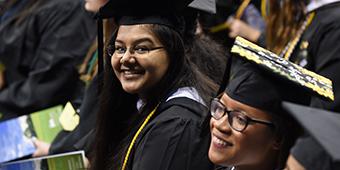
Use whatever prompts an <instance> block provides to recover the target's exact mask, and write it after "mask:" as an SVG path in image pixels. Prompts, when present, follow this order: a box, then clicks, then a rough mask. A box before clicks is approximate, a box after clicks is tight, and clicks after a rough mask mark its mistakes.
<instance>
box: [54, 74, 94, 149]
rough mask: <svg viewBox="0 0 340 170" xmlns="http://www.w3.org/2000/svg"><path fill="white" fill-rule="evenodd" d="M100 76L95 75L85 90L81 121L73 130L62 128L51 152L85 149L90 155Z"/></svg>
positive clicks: (80, 115)
mask: <svg viewBox="0 0 340 170" xmlns="http://www.w3.org/2000/svg"><path fill="white" fill-rule="evenodd" d="M98 101H99V95H98V78H97V76H95V77H94V78H93V80H92V81H91V82H90V84H89V86H88V87H87V89H86V91H85V96H84V99H83V102H82V104H81V106H80V108H79V117H80V121H79V124H78V126H77V127H76V128H75V129H74V130H73V131H71V132H70V131H65V130H62V131H61V132H59V133H58V135H57V136H56V138H55V139H54V140H53V142H52V144H51V146H50V150H49V154H50V155H52V154H57V153H64V152H71V151H76V150H84V151H85V154H86V155H88V154H89V151H90V150H91V144H92V140H91V139H92V137H93V135H94V133H93V131H92V130H93V129H94V127H95V123H96V115H97V114H96V113H97V111H98V108H99V107H98Z"/></svg>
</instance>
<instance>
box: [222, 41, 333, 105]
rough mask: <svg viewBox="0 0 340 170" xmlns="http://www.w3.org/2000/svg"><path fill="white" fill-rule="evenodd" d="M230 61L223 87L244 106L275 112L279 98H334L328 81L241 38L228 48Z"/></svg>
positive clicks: (300, 100)
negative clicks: (229, 49) (231, 55)
mask: <svg viewBox="0 0 340 170" xmlns="http://www.w3.org/2000/svg"><path fill="white" fill-rule="evenodd" d="M231 52H232V53H233V56H235V57H232V59H229V60H232V62H230V61H229V63H228V64H231V66H229V68H227V69H230V70H227V71H230V73H228V74H229V78H228V79H229V81H227V80H225V82H228V85H226V84H224V87H222V89H220V91H221V90H224V89H225V92H227V94H228V95H230V96H231V97H232V98H234V99H236V100H238V101H240V102H242V103H245V104H247V105H250V106H253V107H256V108H259V109H262V110H267V111H275V110H278V109H280V108H281V103H282V101H290V102H293V103H298V104H308V103H309V102H310V101H309V99H310V97H311V96H313V95H316V96H319V97H321V98H323V99H324V100H334V94H333V89H332V82H331V80H329V79H327V78H325V77H323V76H320V75H318V74H316V73H314V72H311V71H309V70H307V69H304V68H302V67H300V66H298V65H296V64H294V63H292V62H289V61H287V60H285V59H282V58H280V57H278V56H277V55H276V54H274V53H272V52H270V51H268V50H266V49H263V48H261V47H259V46H257V45H255V44H253V43H251V42H249V41H247V40H245V39H243V38H241V37H237V38H236V40H235V43H234V46H233V47H232V49H231ZM226 77H228V75H226Z"/></svg>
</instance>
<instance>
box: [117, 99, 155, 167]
mask: <svg viewBox="0 0 340 170" xmlns="http://www.w3.org/2000/svg"><path fill="white" fill-rule="evenodd" d="M158 106H159V104H158V105H157V106H156V107H155V108H154V109H153V110H152V111H151V112H150V113H149V115H148V116H147V117H146V118H145V120H144V122H143V124H142V125H141V126H140V127H139V129H138V131H137V132H136V133H135V135H134V136H133V138H132V141H131V143H130V145H129V148H128V150H127V152H126V155H125V157H124V162H123V166H122V169H121V170H125V168H126V165H127V163H128V160H129V156H130V153H131V150H132V147H133V145H134V144H135V143H136V140H137V137H138V136H139V134H140V132H141V131H142V130H143V129H144V127H145V126H146V124H147V123H148V122H149V120H150V119H151V117H152V116H153V115H154V114H155V112H156V110H157V108H158Z"/></svg>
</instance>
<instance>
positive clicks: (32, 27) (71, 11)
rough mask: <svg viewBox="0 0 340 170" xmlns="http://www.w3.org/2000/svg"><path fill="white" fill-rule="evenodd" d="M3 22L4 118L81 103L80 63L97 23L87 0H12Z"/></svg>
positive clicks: (0, 83)
mask: <svg viewBox="0 0 340 170" xmlns="http://www.w3.org/2000/svg"><path fill="white" fill-rule="evenodd" d="M4 3H5V4H4V5H3V6H4V7H5V9H4V10H1V14H0V16H1V24H0V44H1V46H0V65H1V69H0V70H1V71H0V75H2V76H0V88H1V90H0V113H1V115H0V121H2V120H5V119H8V118H12V117H17V116H20V115H23V114H28V113H32V112H34V111H38V110H41V109H45V108H47V107H51V106H54V105H58V104H65V103H66V102H67V101H72V100H73V102H74V103H78V105H79V103H80V100H79V101H77V100H78V99H79V97H78V96H79V95H80V94H82V93H83V88H84V83H83V82H82V81H81V80H80V79H79V78H78V77H79V73H78V67H79V66H80V64H81V63H82V61H83V59H84V57H85V54H86V52H87V50H88V48H89V46H90V45H91V43H92V41H93V40H94V37H95V33H96V31H95V30H96V26H95V21H94V20H93V19H92V16H91V15H90V14H89V13H88V12H86V11H85V10H84V5H83V1H81V0H58V1H53V0H7V1H5V2H4Z"/></svg>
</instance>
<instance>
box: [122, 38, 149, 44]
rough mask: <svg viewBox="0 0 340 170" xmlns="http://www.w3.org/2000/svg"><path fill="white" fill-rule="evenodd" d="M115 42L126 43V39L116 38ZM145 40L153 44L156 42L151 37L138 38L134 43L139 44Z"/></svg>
mask: <svg viewBox="0 0 340 170" xmlns="http://www.w3.org/2000/svg"><path fill="white" fill-rule="evenodd" d="M115 42H118V43H121V44H124V41H122V40H119V39H116V40H115ZM143 42H149V43H151V44H154V42H153V41H152V40H151V39H150V38H141V39H138V40H136V41H134V42H133V45H137V44H140V43H143Z"/></svg>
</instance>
